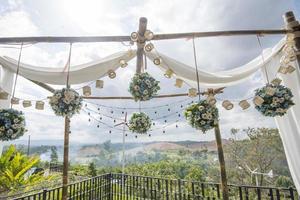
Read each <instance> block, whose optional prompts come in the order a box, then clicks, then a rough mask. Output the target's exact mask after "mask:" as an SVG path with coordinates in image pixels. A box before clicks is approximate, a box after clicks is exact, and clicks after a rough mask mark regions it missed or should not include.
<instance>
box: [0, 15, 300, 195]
mask: <svg viewBox="0 0 300 200" xmlns="http://www.w3.org/2000/svg"><path fill="white" fill-rule="evenodd" d="M283 17H284V21H285V24H286V27H287V28H286V29H278V30H231V31H212V32H191V33H170V34H155V35H154V37H153V39H152V40H171V39H183V38H200V37H217V36H242V35H278V34H283V35H285V34H289V33H290V34H294V35H295V37H294V41H295V47H296V51H297V61H298V63H299V64H300V53H299V52H300V25H299V23H297V21H296V18H295V16H294V14H293V12H291V11H290V12H287V13H285V15H284V16H283ZM146 30H147V19H146V18H144V17H142V18H140V21H139V28H138V31H137V33H138V40H137V42H136V44H137V60H136V73H141V71H142V67H143V56H144V46H145V42H146V38H145V37H144V33H145V31H146ZM90 42H131V37H130V36H88V37H87V36H86V37H5V38H0V44H16V43H17V44H19V43H90ZM31 81H32V80H31ZM32 82H34V83H35V84H37V85H39V86H41V87H42V88H44V89H46V90H48V91H50V92H52V93H53V92H54V89H53V88H52V87H51V86H49V85H47V84H45V83H41V82H37V81H32ZM223 89H224V88H219V89H216V90H212V89H210V90H209V91H208V92H209V93H210V94H218V93H221V92H222V90H223ZM201 94H202V95H205V94H207V92H204V93H201ZM187 95H188V94H187V93H182V94H167V95H158V96H156V97H155V98H170V97H179V96H187ZM83 98H85V99H93V100H99V99H103V100H104V99H132V97H122V96H119V97H118V96H114V97H103V96H102V97H99V96H92V97H83ZM69 133H70V119H69V118H68V117H65V130H64V167H63V200H66V199H67V195H68V191H67V185H68V164H69ZM215 137H216V144H217V149H218V157H219V162H220V174H221V186H222V195H223V199H224V200H228V199H229V196H228V186H227V177H226V169H225V160H224V153H223V148H222V139H221V133H220V128H219V124H218V125H217V126H216V127H215Z"/></svg>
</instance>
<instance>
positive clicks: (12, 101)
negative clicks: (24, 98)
mask: <svg viewBox="0 0 300 200" xmlns="http://www.w3.org/2000/svg"><path fill="white" fill-rule="evenodd" d="M10 103H11V104H15V105H17V104H19V103H20V99H18V98H16V97H13V98H11V100H10Z"/></svg>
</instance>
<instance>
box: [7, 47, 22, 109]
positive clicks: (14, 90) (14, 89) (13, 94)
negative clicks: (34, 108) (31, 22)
mask: <svg viewBox="0 0 300 200" xmlns="http://www.w3.org/2000/svg"><path fill="white" fill-rule="evenodd" d="M22 50H23V43H21V47H20V53H19V58H18V68H17V72H16V78H15V82H14V88H13V93H12V98H14V97H15V92H16V85H17V80H18V75H19V71H20V61H21V55H22ZM12 107H13V104H12V103H11V105H10V108H12Z"/></svg>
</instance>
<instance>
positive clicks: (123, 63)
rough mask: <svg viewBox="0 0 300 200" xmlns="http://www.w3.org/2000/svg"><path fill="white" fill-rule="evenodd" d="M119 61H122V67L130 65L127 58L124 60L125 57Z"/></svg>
mask: <svg viewBox="0 0 300 200" xmlns="http://www.w3.org/2000/svg"><path fill="white" fill-rule="evenodd" d="M119 63H120V66H121V67H122V68H125V67H127V65H128V63H127V62H126V60H124V59H121V60H120V61H119Z"/></svg>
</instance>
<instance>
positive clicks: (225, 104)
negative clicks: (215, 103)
mask: <svg viewBox="0 0 300 200" xmlns="http://www.w3.org/2000/svg"><path fill="white" fill-rule="evenodd" d="M222 106H223V107H224V108H225V109H226V110H231V109H232V108H233V103H231V102H230V101H229V100H225V101H223V103H222Z"/></svg>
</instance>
